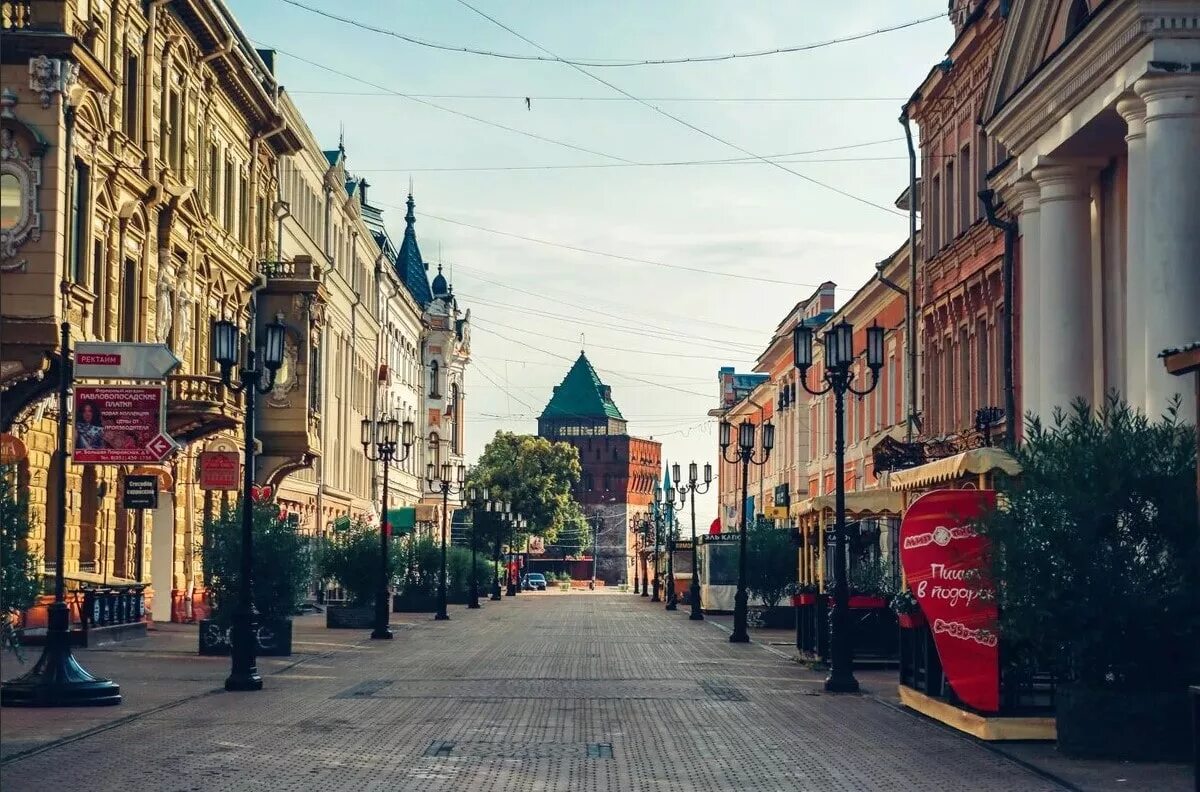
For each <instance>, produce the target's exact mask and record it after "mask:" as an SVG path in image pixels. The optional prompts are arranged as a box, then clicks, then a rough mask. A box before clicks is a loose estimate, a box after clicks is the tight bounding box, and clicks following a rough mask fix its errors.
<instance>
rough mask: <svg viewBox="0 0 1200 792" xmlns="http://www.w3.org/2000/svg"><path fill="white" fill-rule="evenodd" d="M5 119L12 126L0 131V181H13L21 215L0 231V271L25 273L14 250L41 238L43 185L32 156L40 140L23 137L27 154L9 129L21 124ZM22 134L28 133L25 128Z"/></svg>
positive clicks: (39, 164) (38, 163) (23, 263)
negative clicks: (40, 195) (15, 185)
mask: <svg viewBox="0 0 1200 792" xmlns="http://www.w3.org/2000/svg"><path fill="white" fill-rule="evenodd" d="M6 109H10V108H6ZM10 118H11V119H12V120H11V121H10V120H9V119H10ZM4 120H5V121H7V122H9V124H11V125H6V126H4V127H3V128H2V129H0V179H9V178H11V179H15V180H16V182H17V190H18V194H19V195H20V212H19V214H18V216H17V221H16V223H14V224H13V226H12V227H11V228H9V229H7V230H4V231H0V272H4V273H10V272H24V271H25V269H26V267H27V266H28V261H27V260H26V259H17V258H16V256H17V251H18V250H19V249H20V247H21V246H22V245H24V244H25V242H27V241H33V242H37V241H38V240H40V239H41V238H42V213H41V212H40V211H38V196H39V194H40V193H41V186H42V158H41V157H40V156H39V155H37V154H35V153H33V149H34V148H35V147H36V146H37V145H38V144H39V143H40V141H38V140H35V139H33V138H32V137H31V135H30V134H25V135H22V137H27V138H29V139H28V140H25V141H24V146H28V147H29V149H30V150H29V151H28V152H26V151H25V150H24V146H22V145H21V143H20V142H18V139H17V135H16V131H15V130H14V129H13V128H12V126H15V124H20V123H21V122H20V121H19V120H17V119H16V118H15V116H9V117H6V118H5V119H4ZM14 122H15V124H14ZM21 126H24V125H23V124H21ZM24 131H26V132H27V133H29V132H30V130H29V128H28V127H26V128H25V130H24Z"/></svg>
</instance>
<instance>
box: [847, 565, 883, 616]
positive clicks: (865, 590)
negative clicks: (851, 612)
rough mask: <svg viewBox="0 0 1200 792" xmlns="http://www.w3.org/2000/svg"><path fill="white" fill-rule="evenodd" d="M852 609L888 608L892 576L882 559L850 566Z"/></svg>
mask: <svg viewBox="0 0 1200 792" xmlns="http://www.w3.org/2000/svg"><path fill="white" fill-rule="evenodd" d="M848 582H849V584H850V607H851V608H862V609H871V608H886V607H887V606H888V598H889V597H890V596H891V593H892V574H891V568H890V567H889V566H888V563H887V562H886V561H884V560H883V559H882V558H880V559H876V560H874V561H860V562H859V563H857V564H851V566H850V580H849V581H848Z"/></svg>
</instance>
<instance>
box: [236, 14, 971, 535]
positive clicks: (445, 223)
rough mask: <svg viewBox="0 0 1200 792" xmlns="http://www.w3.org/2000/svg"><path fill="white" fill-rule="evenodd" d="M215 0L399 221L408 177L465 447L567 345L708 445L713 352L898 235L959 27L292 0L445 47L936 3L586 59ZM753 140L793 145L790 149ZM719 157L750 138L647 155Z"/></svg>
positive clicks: (475, 443)
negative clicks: (930, 104)
mask: <svg viewBox="0 0 1200 792" xmlns="http://www.w3.org/2000/svg"><path fill="white" fill-rule="evenodd" d="M228 2H229V5H230V7H231V9H232V11H233V13H234V14H235V16H236V17H237V18H238V20H239V21H240V23H241V25H242V27H243V29H244V30H245V32H246V34H247V35H248V36H249V38H250V39H251V40H252V41H253V42H254V44H255V46H258V47H265V48H271V49H276V50H278V51H279V53H280V54H279V56H278V58H277V61H276V74H277V76H278V78H279V80H280V82H281V83H282V84H283V86H284V88H285V89H286V90H287V91H288V92H289V93H290V94H291V95H292V97H293V99H294V100H295V102H296V104H297V105H298V106H299V107H300V109H301V111H302V112H303V113H304V115H305V117H306V119H307V121H308V124H309V126H310V127H311V128H312V130H313V132H314V133H315V135H316V138H317V140H319V141H321V143H322V145H323V146H326V147H328V148H333V147H335V146H336V145H337V140H338V135H339V134H344V140H345V146H346V155H347V165H348V169H349V170H350V171H351V172H352V173H353V174H355V175H358V176H362V177H365V178H366V179H367V180H368V182H369V183H370V185H371V187H370V193H369V195H370V201H371V203H372V204H374V205H376V206H380V207H381V208H383V210H384V217H385V221H386V222H387V224H388V227H389V231H390V233H391V234H392V236H393V238H394V239H396V240H397V241H399V239H400V237H401V235H402V233H403V228H404V221H403V215H404V211H403V204H404V199H405V196H406V195H407V193H408V189H409V184H410V180H411V184H412V185H413V192H414V197H415V199H416V204H417V210H416V211H417V237H418V240H419V241H420V244H421V250H422V253H423V254H424V256H425V258H426V259H427V260H428V261H429V262H430V263H431V265H433V266H436V264H437V263H438V262H439V261H440V262H441V263H442V264H443V266H444V267H445V268H446V271H447V275H448V276H449V277H450V278H451V281H452V283H453V285H454V290H455V293H456V294H457V295H458V297H459V304H460V306H461V307H464V308H470V310H471V319H472V325H473V330H472V366H471V367H470V369H469V370H468V372H467V380H466V383H465V386H466V387H465V391H466V393H465V396H466V405H467V413H468V415H467V451H468V457H469V458H471V459H473V458H475V457H477V456H478V454H479V453H480V451H481V450H482V449H483V447H484V445H485V444H486V443H487V441H488V440H489V439H490V438H491V437H492V436H493V435H494V434H495V432H496V431H498V430H508V431H515V432H528V433H532V432H535V431H536V428H537V424H536V417H537V415H538V413H540V412H541V410H542V408H543V407H544V406H545V404H546V402H547V401H548V400H549V398H550V395H551V389H552V388H553V387H554V386H555V385H557V384H558V383H559V382H560V381H561V380H562V378H563V376H564V375H565V374H566V372H567V369H568V368H570V365H571V363H572V362H573V361H574V359H575V358H576V357H577V356H578V354H579V351H580V349H581V347H582V348H583V349H585V350H586V352H587V356H588V358H589V359H590V360H591V361H592V363H593V365H594V366H595V367H596V369H597V370H598V371H599V373H600V376H601V378H602V379H603V380H604V381H605V383H606V384H608V385H610V386H611V387H612V391H613V398H614V400H615V401H616V403H617V406H618V407H619V408H620V409H621V411H622V412H623V413H624V415H625V417H626V418H627V419H628V420H629V428H630V432H631V434H635V435H638V436H642V437H653V438H654V439H656V440H659V441H661V442H662V444H663V455H664V457H665V458H666V459H667V460H669V461H678V462H680V463H681V464H683V465H684V466H686V464H687V463H688V462H691V461H693V460H694V461H696V462H698V463H699V464H701V465H703V463H705V462H713V463H714V467H716V464H715V463H716V454H717V447H716V425H715V423H714V422H713V420H712V419H710V418H708V417H707V415H706V413H707V412H708V410H709V409H711V408H712V407H714V406H716V405H717V393H718V389H717V379H716V377H717V370H718V369H719V368H720V367H721V366H723V365H731V366H735V367H736V368H737V369H738V370H739V371H748V370H750V368H751V367H752V366H753V362H754V359H755V358H756V357H757V355H758V353H759V352H761V351H762V349H763V348H764V347H765V345H766V344H767V342H768V341H769V339H770V336H771V333H772V331H773V330H774V328H775V327H776V325H777V323H778V322H779V321H780V320H781V319H782V318H783V316H784V315H785V314H786V313H787V312H788V311H789V310H790V309H791V307H792V306H793V305H795V303H796V302H798V301H800V300H802V299H804V298H806V297H807V296H808V295H809V294H811V293H812V291H813V289H814V287H815V285H816V284H819V283H821V282H822V281H824V280H832V281H834V282H835V283H837V284H838V291H837V294H838V302H839V305H840V304H841V301H842V300H844V299H846V298H848V297H849V296H850V295H852V294H853V293H854V292H855V291H856V290H857V289H858V287H859V286H860V285H861V284H862V283H863V282H864V281H865V280H866V279H867V278H869V277H871V276H872V275H873V273H874V265H875V263H876V262H877V261H880V260H882V259H884V258H885V257H887V256H888V255H890V254H891V253H892V252H893V251H894V250H896V249H897V248H898V247H900V246H901V245H902V244H904V242H905V240H906V238H907V233H908V220H907V216H906V215H904V214H903V213H900V212H898V211H897V210H895V209H894V206H893V203H894V201H895V199H896V197H897V196H898V195H899V194H900V192H901V191H902V190H903V189H904V188H905V187H906V186H907V180H908V162H907V150H906V147H905V143H904V139H903V134H904V131H903V128H902V127H901V125H900V124H899V123H898V118H899V115H900V108H901V105H902V104H903V102H904V100H905V99H906V98H907V97H909V96H911V95H912V93H913V91H914V90H915V89H916V87H917V85H918V84H919V82H920V81H921V80H922V79H923V78H924V76H925V75H926V74H927V73H928V71H929V69H930V68H931V67H932V66H933V65H934V64H936V63H938V62H940V61H941V60H942V59H943V57H944V55H945V51H946V48H947V47H948V46H949V44H950V42H951V39H952V36H953V30H952V28H951V26H950V23H949V21H948V20H947V18H946V16H945V10H946V3H945V0H841V2H837V3H817V2H814V1H813V0H795V2H791V3H779V2H768V1H767V0H743V1H742V2H738V3H730V2H728V0H722V1H721V2H717V1H716V0H651V1H650V2H647V1H646V0H572V1H571V2H569V3H563V2H550V1H549V0H536V1H535V0H508V1H507V2H499V0H436V1H435V0H358V1H356V2H345V1H344V0H342V1H341V2H333V1H332V0H294V2H299V3H302V4H304V5H309V6H310V7H312V8H316V9H319V10H321V11H325V12H328V13H332V14H336V15H338V16H343V17H347V18H350V19H353V20H355V21H358V22H362V23H363V24H366V25H369V26H372V27H375V28H380V29H384V30H388V31H394V32H397V33H400V34H403V35H406V36H410V37H414V38H419V39H422V40H426V41H431V42H436V43H439V44H445V45H449V46H451V47H466V48H472V49H479V50H487V51H492V52H498V53H506V54H517V55H540V56H543V57H546V52H547V51H548V52H550V53H553V55H555V56H558V57H559V58H563V59H568V60H570V59H579V60H592V61H614V60H661V59H666V58H685V57H697V56H713V55H724V54H728V53H736V52H750V51H758V50H768V49H777V48H785V47H793V46H797V45H807V44H814V43H821V42H826V41H829V40H831V39H837V38H843V37H848V36H854V35H858V34H862V33H868V32H870V31H874V30H878V29H880V28H884V27H892V26H895V25H899V24H903V23H908V22H912V21H914V20H919V19H925V18H928V17H933V16H936V19H934V20H932V21H927V22H923V23H920V24H916V25H912V26H910V27H907V28H904V29H901V30H896V31H893V32H887V33H881V34H879V35H875V36H870V37H866V38H863V39H860V40H857V41H850V42H845V43H838V44H833V45H830V46H826V47H818V48H814V49H808V50H804V51H799V52H792V53H787V54H779V55H771V56H765V57H755V58H738V59H731V60H721V61H715V62H704V63H684V64H672V65H643V66H630V67H620V68H600V67H594V66H583V67H580V69H582V70H583V71H586V72H589V73H590V74H592V75H595V77H596V78H598V79H593V77H590V76H588V74H585V73H582V72H581V71H580V70H579V69H576V68H573V67H571V66H569V65H566V64H563V63H558V62H544V61H533V60H515V59H504V58H496V57H489V56H484V55H476V54H469V53H464V52H454V51H444V50H437V49H433V48H429V47H424V46H420V45H416V44H412V43H409V42H405V41H403V40H400V39H398V38H396V37H394V36H391V35H388V34H386V33H379V32H373V31H370V30H366V29H363V28H361V27H355V26H351V25H348V24H344V23H342V22H338V21H334V20H332V19H329V18H326V17H323V16H321V15H319V14H318V13H314V12H313V11H310V10H306V9H304V8H300V7H297V5H295V4H294V3H290V2H287V0H228ZM467 3H469V4H470V5H467ZM472 7H473V8H472ZM473 9H475V10H473ZM484 15H487V16H490V17H492V19H493V20H495V21H492V20H489V19H487V18H485V16H484ZM501 25H503V26H505V27H507V28H509V30H506V29H504V27H501ZM522 37H523V38H522ZM530 41H532V42H535V43H536V44H537V45H540V46H541V47H542V48H544V50H540V49H538V48H537V47H535V46H534V45H533V44H531V43H529V42H530ZM296 56H299V57H296ZM306 61H308V62H306ZM314 64H319V66H317V65H314ZM320 67H325V68H320ZM331 70H332V71H331ZM335 72H340V73H341V74H338V73H335ZM599 80H603V81H605V82H607V83H610V85H605V84H603V83H602V82H600V81H599ZM622 92H624V93H622ZM399 94H407V95H408V97H415V98H407V97H405V96H401V95H399ZM630 96H632V97H636V98H638V99H641V100H643V102H644V103H643V102H638V101H634V100H633V99H631V98H629V97H630ZM525 97H529V103H528V106H527V104H526V101H525ZM585 99H586V100H585ZM681 99H700V100H703V101H680V100H681ZM718 99H719V100H723V101H714V100H718ZM750 99H753V100H764V99H769V100H771V101H746V100H750ZM779 100H787V101H779ZM798 100H804V101H798ZM434 105H437V106H434ZM654 108H659V109H660V110H661V111H663V112H664V113H667V114H670V115H671V116H674V118H669V117H667V116H665V115H663V114H661V113H659V112H657V111H656V110H655V109H654ZM450 111H454V112H450ZM455 113H458V114H460V115H456V114H455ZM465 115H467V116H473V117H474V118H468V117H464V116H465ZM500 127H508V128H509V129H503V128H500ZM513 130H519V132H518V131H513ZM521 133H526V134H521ZM706 133H707V134H706ZM561 144H567V145H561ZM860 144H870V145H860ZM572 147H575V148H572ZM580 149H586V151H584V150H580ZM739 149H740V150H739ZM747 152H749V153H750V154H752V155H757V156H760V157H776V156H778V155H783V154H789V155H793V156H788V157H785V158H784V159H786V160H788V161H789V162H787V163H786V167H787V168H789V169H791V170H794V171H795V172H796V173H798V174H801V175H795V174H793V173H788V172H786V171H785V170H782V169H780V168H777V167H775V166H772V165H770V164H767V163H764V162H762V161H760V160H756V159H753V158H751V157H749V156H748V155H747ZM799 152H812V153H799ZM729 159H742V160H743V161H742V162H735V163H715V164H714V163H708V164H682V165H679V164H677V165H663V164H653V165H648V164H647V163H681V162H683V163H695V162H696V161H702V160H705V161H711V160H729ZM747 160H748V161H747ZM797 161H799V162H797ZM563 166H577V167H563ZM579 166H588V167H579ZM803 177H807V179H806V178H803ZM808 179H813V180H817V181H819V182H822V183H824V184H825V185H828V186H829V187H833V188H835V189H836V190H840V191H842V192H845V193H850V194H851V195H853V196H856V197H857V198H859V199H862V200H855V199H854V198H851V197H846V196H844V195H842V194H839V192H836V191H835V190H833V189H828V188H826V187H822V186H820V185H818V184H815V183H813V182H811V181H809V180H808ZM870 204H876V206H872V205H870ZM887 209H891V210H892V211H891V212H889V211H887ZM451 221H453V222H451ZM472 226H474V227H472ZM480 229H490V230H480ZM496 232H502V233H496ZM506 235H507V236H506ZM520 237H524V238H520ZM535 239H536V240H542V241H543V242H551V243H555V244H553V245H548V244H543V242H537V241H531V240H535ZM564 246H565V247H564ZM571 248H575V249H571ZM581 249H583V250H581ZM589 251H593V252H589ZM597 252H598V253H603V254H609V255H598V253H597ZM630 259H635V260H630ZM696 270H703V271H696ZM432 274H433V271H432V270H431V272H430V275H431V276H432ZM715 493H716V486H715V485H714V487H713V489H712V491H711V492H710V493H709V494H708V495H707V496H705V497H702V498H701V500H700V501H699V504H700V509H699V511H698V514H697V521H698V523H700V525H701V526H704V525H707V524H708V523H709V522H711V519H712V517H713V516H715Z"/></svg>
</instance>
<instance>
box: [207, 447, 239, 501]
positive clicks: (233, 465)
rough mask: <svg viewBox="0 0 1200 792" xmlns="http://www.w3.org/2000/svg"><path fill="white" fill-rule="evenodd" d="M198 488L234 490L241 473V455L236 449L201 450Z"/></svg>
mask: <svg viewBox="0 0 1200 792" xmlns="http://www.w3.org/2000/svg"><path fill="white" fill-rule="evenodd" d="M198 462H199V466H200V489H202V490H220V491H234V490H236V489H237V488H238V483H239V479H240V478H241V473H242V455H241V454H239V453H238V452H237V451H201V452H200V458H199V460H198Z"/></svg>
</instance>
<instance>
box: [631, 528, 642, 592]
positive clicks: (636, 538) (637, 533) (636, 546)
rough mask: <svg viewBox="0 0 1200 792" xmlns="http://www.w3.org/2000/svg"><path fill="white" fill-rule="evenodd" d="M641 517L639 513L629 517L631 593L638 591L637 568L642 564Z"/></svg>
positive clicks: (638, 578) (638, 577)
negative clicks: (631, 534)
mask: <svg viewBox="0 0 1200 792" xmlns="http://www.w3.org/2000/svg"><path fill="white" fill-rule="evenodd" d="M641 528H642V518H641V515H639V514H636V513H635V514H634V515H633V516H632V517H630V518H629V530H630V531H632V532H633V593H634V594H637V593H638V588H639V585H638V584H639V582H640V580H641V577H640V576H639V575H638V568H639V567H640V566H641V564H642V532H641Z"/></svg>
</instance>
